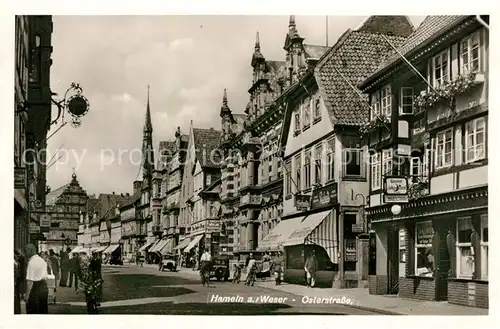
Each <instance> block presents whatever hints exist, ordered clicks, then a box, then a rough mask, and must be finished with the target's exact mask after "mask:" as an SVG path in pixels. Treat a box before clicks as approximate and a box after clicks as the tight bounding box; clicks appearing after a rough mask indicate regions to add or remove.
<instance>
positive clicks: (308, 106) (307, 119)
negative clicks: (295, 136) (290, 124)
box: [302, 99, 311, 128]
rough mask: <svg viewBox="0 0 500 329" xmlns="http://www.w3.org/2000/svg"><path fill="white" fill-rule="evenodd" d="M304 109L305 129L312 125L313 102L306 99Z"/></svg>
mask: <svg viewBox="0 0 500 329" xmlns="http://www.w3.org/2000/svg"><path fill="white" fill-rule="evenodd" d="M302 107H303V114H304V128H307V127H309V125H310V124H311V101H310V100H309V99H306V101H305V102H304V103H303V104H302Z"/></svg>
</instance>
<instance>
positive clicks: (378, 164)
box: [370, 152, 382, 191]
mask: <svg viewBox="0 0 500 329" xmlns="http://www.w3.org/2000/svg"><path fill="white" fill-rule="evenodd" d="M381 157H382V155H381V153H380V152H376V153H375V154H372V155H371V156H370V179H371V180H370V182H371V190H372V191H375V190H379V189H381V188H382V176H381V169H382V161H381ZM375 179H376V181H375Z"/></svg>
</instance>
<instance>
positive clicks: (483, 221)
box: [481, 214, 488, 280]
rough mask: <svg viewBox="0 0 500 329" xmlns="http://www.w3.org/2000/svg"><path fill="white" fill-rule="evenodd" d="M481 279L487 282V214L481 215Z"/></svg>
mask: <svg viewBox="0 0 500 329" xmlns="http://www.w3.org/2000/svg"><path fill="white" fill-rule="evenodd" d="M481 279H483V280H488V214H483V215H481Z"/></svg>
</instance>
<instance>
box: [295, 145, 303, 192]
mask: <svg viewBox="0 0 500 329" xmlns="http://www.w3.org/2000/svg"><path fill="white" fill-rule="evenodd" d="M294 160H295V175H294V178H295V184H294V185H295V190H296V192H297V193H299V192H301V191H302V181H301V176H302V153H299V154H297V155H296V156H295V157H294Z"/></svg>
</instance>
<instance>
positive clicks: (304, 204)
mask: <svg viewBox="0 0 500 329" xmlns="http://www.w3.org/2000/svg"><path fill="white" fill-rule="evenodd" d="M310 205H311V196H310V195H301V194H296V195H295V208H297V210H298V211H304V210H307V209H308V208H309V206H310Z"/></svg>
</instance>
